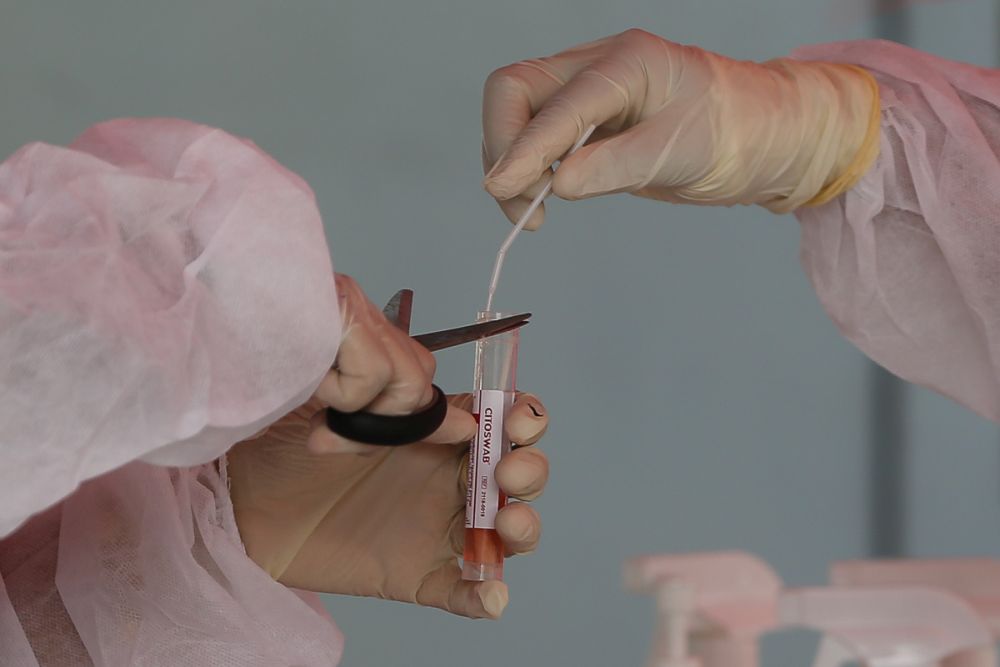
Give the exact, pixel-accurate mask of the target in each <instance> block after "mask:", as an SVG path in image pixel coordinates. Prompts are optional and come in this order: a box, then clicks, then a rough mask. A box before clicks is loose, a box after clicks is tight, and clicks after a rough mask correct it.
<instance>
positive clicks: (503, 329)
mask: <svg viewBox="0 0 1000 667" xmlns="http://www.w3.org/2000/svg"><path fill="white" fill-rule="evenodd" d="M530 317H531V313H524V314H522V315H512V316H510V317H505V318H503V319H500V320H490V321H489V322H479V323H478V324H470V325H468V326H464V327H458V328H456V329H447V330H445V331H435V332H433V333H427V334H421V335H419V336H414V337H413V339H414V340H415V341H417V342H418V343H420V344H421V345H423V346H424V347H426V348H427V349H428V350H430V351H431V352H437V351H438V350H443V349H445V348H449V347H455V346H456V345H462V344H463V343H470V342H472V341H474V340H480V339H483V338H489V337H491V336H496V335H498V334H502V333H507V332H508V331H513V330H514V329H520V328H521V327H523V326H524V325H525V324H527V323H528V319H529V318H530Z"/></svg>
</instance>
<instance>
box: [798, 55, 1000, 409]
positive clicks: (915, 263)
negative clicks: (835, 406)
mask: <svg viewBox="0 0 1000 667" xmlns="http://www.w3.org/2000/svg"><path fill="white" fill-rule="evenodd" d="M795 56H796V57H798V58H802V59H807V60H825V61H832V62H842V63H850V64H855V65H859V66H862V67H864V68H866V69H867V70H869V71H870V72H872V73H873V74H874V75H875V77H876V79H877V80H878V82H879V87H880V91H881V99H882V139H881V154H880V156H879V158H878V160H877V162H876V164H875V165H874V167H873V168H872V169H871V170H870V171H869V172H868V173H867V174H866V175H865V176H864V177H863V178H862V180H861V181H860V182H859V183H858V184H857V186H856V187H854V188H853V189H852V190H851V191H849V192H848V193H846V194H845V195H843V196H841V197H840V198H838V199H836V200H834V201H832V202H830V203H828V204H826V205H824V206H822V207H819V208H814V209H800V210H799V211H798V212H797V214H796V215H797V217H798V219H799V221H800V222H801V228H802V239H801V257H802V265H803V267H804V268H805V271H806V273H807V274H808V276H809V279H810V280H811V281H812V284H813V286H814V288H815V289H816V293H817V294H818V295H819V298H820V301H821V302H822V304H823V306H824V308H825V309H826V310H827V312H828V313H829V314H830V316H831V318H832V319H833V321H834V322H835V323H836V324H837V326H838V327H839V329H840V331H841V332H842V333H843V334H844V336H846V337H847V338H848V339H849V340H850V341H851V342H853V343H854V344H855V345H857V346H858V347H859V348H860V349H861V350H862V351H864V352H865V353H866V354H867V355H869V356H870V357H871V358H872V359H874V360H875V361H876V362H878V363H879V364H881V365H883V366H884V367H886V368H887V369H889V370H890V371H892V372H893V373H895V374H897V375H899V376H900V377H902V378H904V379H906V380H909V381H910V382H914V383H916V384H919V385H922V386H925V387H929V388H931V389H934V390H936V391H938V392H940V393H942V394H944V395H946V396H949V397H951V398H953V399H955V400H956V401H958V402H959V403H961V404H962V405H965V406H967V407H968V408H970V409H972V410H974V411H975V412H977V413H979V414H980V415H982V416H984V417H986V418H988V419H991V420H993V421H1000V70H995V69H985V68H981V67H975V66H972V65H968V64H963V63H956V62H952V61H948V60H944V59H942V58H938V57H935V56H932V55H929V54H926V53H922V52H919V51H916V50H913V49H910V48H907V47H904V46H900V45H898V44H893V43H890V42H882V41H863V42H845V43H838V44H830V45H823V46H814V47H809V48H806V49H801V50H799V51H798V52H797V53H796V54H795Z"/></svg>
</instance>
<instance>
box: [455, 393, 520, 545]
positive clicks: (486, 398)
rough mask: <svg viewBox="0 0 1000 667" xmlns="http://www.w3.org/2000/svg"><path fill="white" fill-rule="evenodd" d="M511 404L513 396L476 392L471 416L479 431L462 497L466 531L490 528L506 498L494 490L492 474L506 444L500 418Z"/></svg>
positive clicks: (473, 445)
mask: <svg viewBox="0 0 1000 667" xmlns="http://www.w3.org/2000/svg"><path fill="white" fill-rule="evenodd" d="M513 402H514V395H513V392H506V391H502V390H499V389H483V390H480V391H477V392H476V395H475V400H474V403H473V410H472V413H473V415H474V416H475V418H476V423H477V424H478V428H477V429H476V439H475V440H474V441H473V443H472V447H471V449H470V451H469V477H468V482H469V489H468V491H467V492H466V496H465V527H466V528H493V527H494V524H495V522H496V516H497V512H498V511H499V509H500V508H501V507H502V506H503V504H504V502H505V501H506V498H504V497H503V494H502V493H500V488H499V487H498V486H497V482H496V476H495V474H494V473H495V471H496V467H497V464H498V463H499V462H500V458H501V457H502V456H503V454H504V451H505V450H507V449H509V444H508V443H507V442H506V438H504V435H503V434H504V428H503V418H504V415H505V414H506V412H507V409H508V408H509V407H510V405H512V404H513Z"/></svg>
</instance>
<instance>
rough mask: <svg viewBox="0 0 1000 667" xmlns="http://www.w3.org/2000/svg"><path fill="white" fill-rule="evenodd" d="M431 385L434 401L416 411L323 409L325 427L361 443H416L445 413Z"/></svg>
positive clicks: (445, 404) (445, 402)
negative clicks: (385, 412)
mask: <svg viewBox="0 0 1000 667" xmlns="http://www.w3.org/2000/svg"><path fill="white" fill-rule="evenodd" d="M432 386H433V388H434V401H433V402H432V403H431V405H430V407H428V408H425V409H424V410H422V411H420V412H416V413H414V414H412V415H403V416H399V417H396V416H391V415H376V414H373V413H371V412H364V411H359V412H341V411H340V410H337V409H335V408H327V409H326V425H327V428H329V429H330V430H331V431H333V432H334V433H336V434H337V435H339V436H340V437H342V438H347V439H348V440H353V441H354V442H360V443H362V444H365V445H382V446H385V447H398V446H400V445H409V444H412V443H414V442H420V441H421V440H423V439H425V438H427V437H428V436H430V435H431V434H432V433H434V431H436V430H438V428H440V426H441V424H443V423H444V418H445V417H446V416H447V414H448V398H447V397H446V396H445V394H444V392H443V391H442V390H441V388H440V387H438V386H437V385H432Z"/></svg>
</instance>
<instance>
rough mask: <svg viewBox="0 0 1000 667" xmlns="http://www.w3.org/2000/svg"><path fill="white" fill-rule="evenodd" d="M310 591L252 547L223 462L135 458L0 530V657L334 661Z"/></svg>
mask: <svg viewBox="0 0 1000 667" xmlns="http://www.w3.org/2000/svg"><path fill="white" fill-rule="evenodd" d="M342 651H343V637H342V635H341V634H340V632H339V630H338V629H337V628H336V626H335V625H334V624H333V622H332V620H331V619H330V618H329V616H328V615H327V613H326V612H325V611H324V610H323V608H322V605H321V604H320V602H319V600H318V596H316V595H315V594H312V593H302V592H298V591H293V590H291V589H289V588H286V587H284V586H282V585H281V584H279V583H277V582H275V581H273V580H272V579H271V578H270V577H269V576H268V574H267V573H266V572H264V571H263V570H261V569H260V568H259V567H257V565H256V564H255V563H254V562H253V561H252V560H250V558H248V557H247V555H246V552H245V551H244V550H243V543H242V542H241V541H240V536H239V532H238V530H237V527H236V521H235V517H234V516H233V510H232V506H231V504H230V502H229V491H228V489H227V488H226V484H225V477H224V471H222V472H220V470H219V469H218V468H217V467H216V465H215V464H213V463H208V464H205V465H202V466H196V467H193V468H167V467H162V466H155V465H150V464H146V463H142V462H135V463H131V464H128V465H127V466H125V467H123V468H120V469H118V470H115V471H114V472H111V473H108V474H105V475H102V476H101V477H98V478H96V479H92V480H90V481H88V482H85V483H84V484H83V486H82V487H81V488H80V489H79V490H77V491H76V492H75V493H73V494H72V495H71V496H70V497H69V498H67V499H65V500H64V501H63V502H62V503H60V504H59V505H57V506H55V507H53V508H50V509H49V510H47V511H46V512H44V513H42V514H41V515H38V516H36V517H34V518H33V519H32V520H31V521H29V522H28V523H27V524H25V525H24V526H23V527H22V528H21V529H20V530H18V531H17V532H15V533H14V534H13V535H11V536H9V537H7V538H6V539H5V540H3V541H2V542H0V664H3V665H9V666H11V667H36V666H37V667H86V666H89V665H97V666H100V667H104V666H107V667H174V666H178V667H203V666H204V665H213V666H218V667H273V666H275V665H300V666H303V667H331V666H334V665H336V664H337V663H338V662H339V660H340V656H341V654H342Z"/></svg>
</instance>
